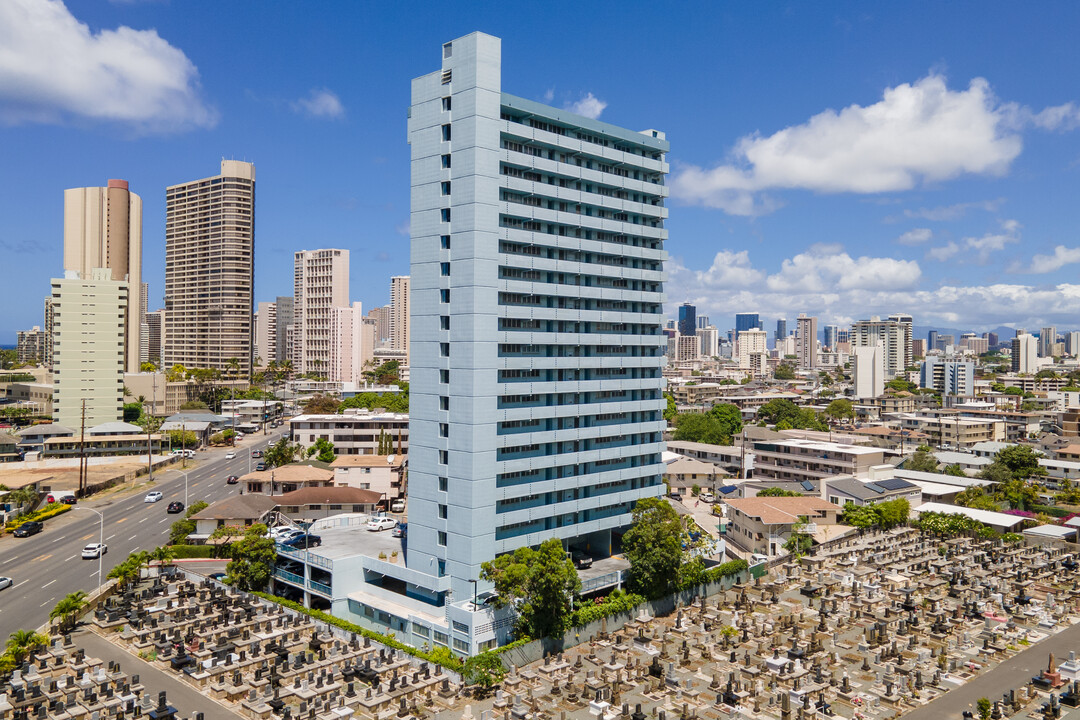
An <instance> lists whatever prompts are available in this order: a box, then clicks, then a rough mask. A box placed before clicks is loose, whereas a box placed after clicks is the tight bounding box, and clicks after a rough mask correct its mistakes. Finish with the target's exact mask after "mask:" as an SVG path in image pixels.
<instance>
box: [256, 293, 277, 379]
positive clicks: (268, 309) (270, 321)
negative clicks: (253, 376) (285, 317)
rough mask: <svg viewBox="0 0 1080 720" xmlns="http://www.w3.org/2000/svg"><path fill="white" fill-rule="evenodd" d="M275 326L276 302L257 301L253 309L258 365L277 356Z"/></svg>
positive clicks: (267, 363) (268, 362) (263, 365)
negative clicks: (255, 307) (256, 306)
mask: <svg viewBox="0 0 1080 720" xmlns="http://www.w3.org/2000/svg"><path fill="white" fill-rule="evenodd" d="M277 328H278V325H277V303H272V302H261V303H259V306H258V309H257V310H256V311H255V358H256V360H257V362H256V365H258V366H259V367H266V366H267V365H269V364H270V361H271V360H275V359H276V358H277Z"/></svg>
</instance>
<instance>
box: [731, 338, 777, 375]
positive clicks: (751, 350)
mask: <svg viewBox="0 0 1080 720" xmlns="http://www.w3.org/2000/svg"><path fill="white" fill-rule="evenodd" d="M768 342H769V333H767V332H765V331H764V330H757V329H754V330H743V331H742V332H741V333H739V334H738V336H737V337H736V339H735V354H736V356H737V359H738V361H739V367H740V368H743V369H749V368H750V367H751V357H752V356H753V355H755V354H758V353H764V352H767V351H768Z"/></svg>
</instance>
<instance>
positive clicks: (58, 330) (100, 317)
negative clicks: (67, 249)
mask: <svg viewBox="0 0 1080 720" xmlns="http://www.w3.org/2000/svg"><path fill="white" fill-rule="evenodd" d="M113 274H114V271H113V270H111V269H110V268H95V269H93V270H91V271H90V272H89V273H86V274H85V275H84V274H82V273H80V272H78V271H76V270H67V271H65V272H64V277H63V278H61V279H54V280H53V281H52V305H53V317H54V330H53V344H54V345H53V420H54V421H56V422H57V423H59V424H60V425H64V426H66V427H69V428H72V429H73V430H75V431H76V432H78V431H79V429H80V428H81V427H82V423H83V406H84V403H85V409H86V415H85V420H86V427H87V428H91V427H93V426H95V425H100V424H101V423H106V422H113V421H116V420H119V419H120V418H121V417H123V404H124V364H125V356H126V351H125V347H124V323H125V321H126V318H127V317H128V301H129V293H130V292H131V290H132V287H131V285H130V284H129V283H128V282H127V281H125V280H115V279H114V278H113Z"/></svg>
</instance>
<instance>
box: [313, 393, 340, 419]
mask: <svg viewBox="0 0 1080 720" xmlns="http://www.w3.org/2000/svg"><path fill="white" fill-rule="evenodd" d="M339 407H341V402H340V401H339V400H337V399H336V398H333V397H331V396H330V395H322V394H319V395H316V396H314V397H312V398H311V399H310V400H308V401H307V402H306V403H304V412H305V413H308V414H310V415H333V414H334V413H336V412H337V411H338V408H339Z"/></svg>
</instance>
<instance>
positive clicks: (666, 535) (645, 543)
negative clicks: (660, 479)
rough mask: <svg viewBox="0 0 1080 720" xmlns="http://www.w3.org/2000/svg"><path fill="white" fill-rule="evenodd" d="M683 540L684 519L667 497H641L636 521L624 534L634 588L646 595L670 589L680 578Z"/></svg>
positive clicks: (630, 584)
mask: <svg viewBox="0 0 1080 720" xmlns="http://www.w3.org/2000/svg"><path fill="white" fill-rule="evenodd" d="M682 542H683V526H682V523H681V522H680V521H679V516H678V514H677V513H676V512H675V509H674V508H673V507H671V505H670V504H669V503H668V502H667V501H666V500H663V499H661V498H642V499H641V500H638V501H637V504H636V505H635V506H634V512H633V523H632V524H631V526H630V529H629V530H627V531H626V534H624V535H623V552H624V553H625V554H626V559H627V560H629V561H630V578H629V581H628V583H627V585H628V586H629V589H630V591H631V592H635V593H638V594H639V595H644V596H645V597H660V596H661V595H664V594H666V593H668V592H669V591H670V590H671V589H672V588H673V587H674V586H675V584H676V583H677V582H678V577H679V567H680V565H682Z"/></svg>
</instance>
